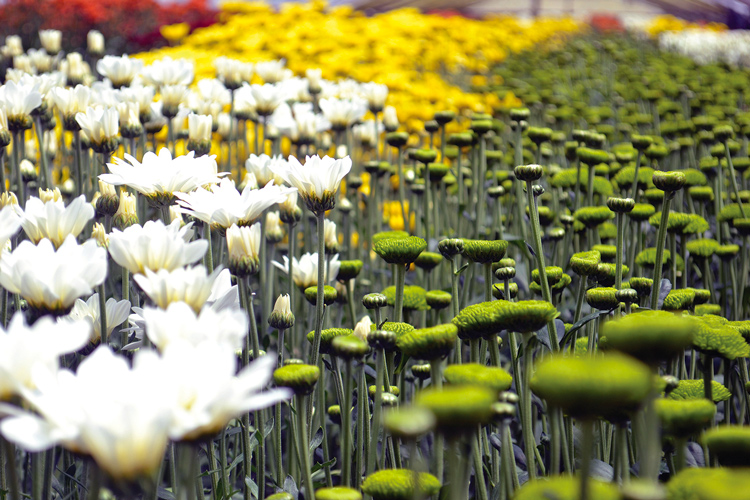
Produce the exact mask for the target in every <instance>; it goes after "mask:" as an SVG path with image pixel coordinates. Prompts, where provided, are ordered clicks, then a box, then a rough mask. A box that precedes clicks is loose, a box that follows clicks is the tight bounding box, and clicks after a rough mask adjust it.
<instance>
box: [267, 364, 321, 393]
mask: <svg viewBox="0 0 750 500" xmlns="http://www.w3.org/2000/svg"><path fill="white" fill-rule="evenodd" d="M319 378H320V369H319V368H318V367H317V366H313V365H306V364H289V365H285V366H282V367H281V368H277V369H276V370H275V371H274V372H273V381H274V383H275V384H276V385H277V386H279V387H288V388H290V389H291V390H292V391H294V393H295V394H296V395H298V396H301V395H307V394H310V393H311V392H312V391H313V388H314V387H315V384H316V383H317V382H318V379H319Z"/></svg>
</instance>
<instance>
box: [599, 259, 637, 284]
mask: <svg viewBox="0 0 750 500" xmlns="http://www.w3.org/2000/svg"><path fill="white" fill-rule="evenodd" d="M629 272H630V269H629V268H628V266H626V265H623V266H622V274H623V275H625V274H628V273H629ZM616 273H617V265H616V264H614V263H610V262H602V263H600V264H599V265H598V266H596V273H594V275H593V277H594V278H595V279H596V282H597V283H598V284H599V285H601V286H605V287H606V286H614V284H615V280H616V278H617V275H616Z"/></svg>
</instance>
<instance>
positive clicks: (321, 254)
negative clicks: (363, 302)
mask: <svg viewBox="0 0 750 500" xmlns="http://www.w3.org/2000/svg"><path fill="white" fill-rule="evenodd" d="M325 217H326V214H325V212H321V213H319V214H317V220H318V284H317V287H318V290H317V292H318V293H317V297H316V301H315V337H314V338H313V346H312V357H311V361H310V364H311V365H313V366H317V365H318V357H319V356H320V335H321V332H322V331H323V295H324V294H323V292H324V287H325V266H326V256H325ZM290 260H291V259H290Z"/></svg>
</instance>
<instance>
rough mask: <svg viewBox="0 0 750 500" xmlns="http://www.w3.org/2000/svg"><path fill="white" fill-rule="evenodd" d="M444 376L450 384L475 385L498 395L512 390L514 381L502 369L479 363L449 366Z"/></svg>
mask: <svg viewBox="0 0 750 500" xmlns="http://www.w3.org/2000/svg"><path fill="white" fill-rule="evenodd" d="M443 375H444V376H445V380H447V381H448V383H450V384H453V385H475V386H480V387H485V388H487V389H490V390H492V391H495V392H496V393H497V392H501V391H507V390H508V389H510V386H511V381H512V377H511V376H510V374H509V373H508V372H506V371H505V370H503V369H502V368H499V367H497V366H485V365H480V364H478V363H465V364H461V365H448V367H446V369H445V371H444V372H443Z"/></svg>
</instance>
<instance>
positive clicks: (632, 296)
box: [615, 288, 638, 304]
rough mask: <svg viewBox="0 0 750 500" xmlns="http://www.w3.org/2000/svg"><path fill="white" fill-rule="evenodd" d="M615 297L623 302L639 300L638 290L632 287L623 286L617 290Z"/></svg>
mask: <svg viewBox="0 0 750 500" xmlns="http://www.w3.org/2000/svg"><path fill="white" fill-rule="evenodd" d="M615 298H616V299H617V300H618V301H619V302H622V303H623V304H634V303H636V302H638V292H637V291H635V290H634V289H632V288H623V289H622V290H617V292H615Z"/></svg>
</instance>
